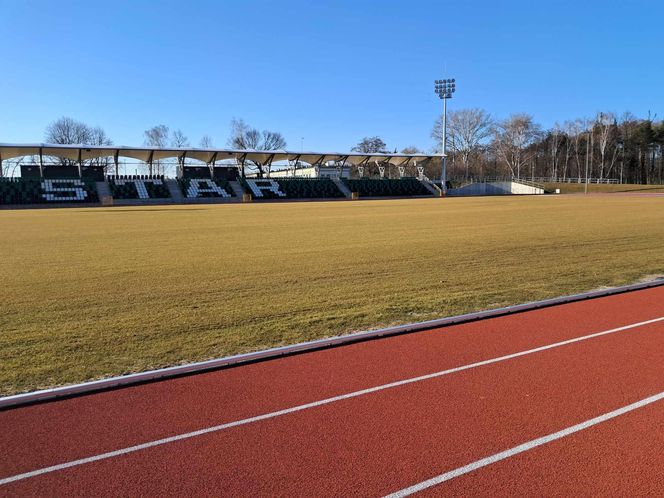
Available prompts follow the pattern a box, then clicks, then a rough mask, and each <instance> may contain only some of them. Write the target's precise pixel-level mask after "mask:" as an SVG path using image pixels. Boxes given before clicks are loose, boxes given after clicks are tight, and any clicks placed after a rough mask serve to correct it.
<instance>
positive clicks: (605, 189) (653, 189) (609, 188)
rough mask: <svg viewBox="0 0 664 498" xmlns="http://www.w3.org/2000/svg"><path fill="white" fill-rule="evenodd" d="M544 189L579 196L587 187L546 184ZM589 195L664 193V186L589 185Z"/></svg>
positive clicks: (578, 184) (568, 184)
mask: <svg viewBox="0 0 664 498" xmlns="http://www.w3.org/2000/svg"><path fill="white" fill-rule="evenodd" d="M544 188H545V189H546V191H547V192H553V191H554V190H555V189H557V188H559V189H560V193H561V194H579V193H581V192H584V189H585V185H584V184H583V183H545V184H544ZM588 192H589V193H614V194H616V193H625V192H631V193H635V194H638V193H648V194H653V193H662V192H664V185H641V184H629V183H628V184H621V185H614V184H611V185H598V184H593V183H589V184H588Z"/></svg>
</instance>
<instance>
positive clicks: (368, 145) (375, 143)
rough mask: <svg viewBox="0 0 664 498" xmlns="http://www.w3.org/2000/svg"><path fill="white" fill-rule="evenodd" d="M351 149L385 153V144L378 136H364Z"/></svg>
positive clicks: (361, 151) (366, 152) (369, 152)
mask: <svg viewBox="0 0 664 498" xmlns="http://www.w3.org/2000/svg"><path fill="white" fill-rule="evenodd" d="M351 151H353V152H360V153H362V154H386V153H387V145H386V144H385V142H384V141H383V139H382V138H380V137H364V138H363V139H362V140H361V141H360V142H359V143H358V144H357V145H356V146H355V147H353V148H352V149H351Z"/></svg>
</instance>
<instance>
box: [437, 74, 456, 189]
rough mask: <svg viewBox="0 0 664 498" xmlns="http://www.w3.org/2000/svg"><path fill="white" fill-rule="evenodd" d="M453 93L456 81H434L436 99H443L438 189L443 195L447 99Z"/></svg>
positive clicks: (444, 187) (445, 177) (445, 174)
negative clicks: (440, 165)
mask: <svg viewBox="0 0 664 498" xmlns="http://www.w3.org/2000/svg"><path fill="white" fill-rule="evenodd" d="M455 91H456V80H455V79H454V78H450V79H446V80H436V81H435V92H436V94H437V95H438V98H440V99H443V157H442V163H443V165H442V171H441V174H440V183H441V185H440V187H441V189H442V190H443V194H445V193H446V191H447V188H446V184H447V99H451V98H452V94H453V93H454V92H455Z"/></svg>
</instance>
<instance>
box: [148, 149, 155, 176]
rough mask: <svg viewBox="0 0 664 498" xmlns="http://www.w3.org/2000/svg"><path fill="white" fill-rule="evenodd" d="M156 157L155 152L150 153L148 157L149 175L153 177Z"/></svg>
mask: <svg viewBox="0 0 664 498" xmlns="http://www.w3.org/2000/svg"><path fill="white" fill-rule="evenodd" d="M153 157H154V151H153V150H152V151H150V155H149V156H148V160H147V163H148V174H149V175H150V176H152V158H153Z"/></svg>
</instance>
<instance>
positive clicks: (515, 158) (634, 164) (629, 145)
mask: <svg viewBox="0 0 664 498" xmlns="http://www.w3.org/2000/svg"><path fill="white" fill-rule="evenodd" d="M431 137H432V138H433V139H434V140H435V143H436V146H434V148H433V149H432V150H431V152H434V153H440V152H441V149H442V116H441V117H439V118H438V119H437V120H436V122H435V123H434V126H433V129H432V131H431ZM45 141H46V142H48V143H55V144H83V145H108V146H111V145H113V140H112V139H111V138H110V137H109V136H108V135H107V134H106V132H105V131H104V129H103V128H101V127H99V126H89V125H87V124H85V123H83V122H80V121H77V120H75V119H73V118H70V117H62V118H60V119H58V120H56V121H54V122H53V123H51V124H49V125H48V127H47V128H46V132H45ZM446 142H447V154H448V179H449V180H452V181H459V182H463V181H468V180H470V179H484V178H496V177H516V178H525V179H530V178H532V179H537V181H545V180H548V181H576V182H580V183H581V182H583V181H585V180H586V178H589V179H592V180H593V181H597V180H599V181H606V180H607V179H612V180H618V181H620V182H621V183H658V184H661V183H663V182H664V171H663V169H664V159H663V157H662V150H663V148H664V121H661V120H657V119H656V116H651V115H648V117H647V118H637V117H636V116H634V115H633V114H631V113H624V114H622V115H620V116H617V115H616V114H614V113H612V112H598V113H597V114H596V115H595V116H594V117H593V118H579V119H574V120H571V121H566V122H564V123H563V124H562V125H561V124H558V123H556V125H555V126H554V127H553V128H551V129H548V130H543V129H542V127H541V126H540V125H539V124H538V123H536V122H535V120H534V119H533V117H532V116H531V115H529V114H513V115H511V116H509V117H508V118H506V119H502V120H496V119H494V118H493V117H492V116H491V115H490V114H489V113H488V112H487V111H486V110H484V109H477V108H472V109H460V110H455V111H452V112H450V113H449V114H448V117H447V136H446ZM143 143H144V145H145V146H146V147H160V148H167V147H174V148H187V147H191V142H190V140H189V138H188V137H187V136H186V135H185V134H184V133H183V132H182V130H180V129H170V128H169V127H168V126H166V125H163V124H160V125H156V126H153V127H151V128H149V129H147V130H145V131H144V133H143ZM226 145H227V146H228V147H229V148H231V149H257V150H278V149H285V148H286V145H287V144H286V140H285V138H284V137H283V135H282V134H281V133H279V132H276V131H271V130H263V131H259V130H258V129H257V128H254V127H252V126H250V125H248V124H247V123H246V122H245V121H244V120H242V119H233V120H231V123H230V135H229V138H228V140H227V142H226ZM198 146H199V147H201V148H214V146H215V144H214V141H213V139H212V138H211V137H210V136H209V135H204V136H203V137H201V139H200V140H199V142H198ZM352 151H354V152H361V153H369V154H374V153H376V154H388V153H403V154H418V153H423V151H422V150H420V149H418V148H417V147H415V146H409V147H405V148H403V149H401V150H400V151H399V150H397V149H396V148H395V149H389V148H388V146H387V144H386V143H385V141H384V140H383V139H382V138H381V137H379V136H372V137H365V138H363V139H362V140H360V141H359V142H358V143H357V145H355V146H354V147H353V148H352ZM26 159H27V160H29V161H34V158H24V159H17V160H14V161H5V165H4V166H5V168H4V171H0V176H2V175H3V174H4V175H7V176H13V175H14V174H15V173H16V171H17V169H18V167H19V165H20V164H21V162H22V161H25V160H26ZM49 161H50V163H51V164H61V165H73V164H75V163H76V162H77V161H74V160H71V159H66V158H49ZM185 161H186V159H182V160H180V161H173V160H156V161H153V162H152V163H151V164H146V165H145V166H144V167H145V168H146V169H147V173H148V174H151V175H152V174H155V175H160V174H169V173H171V172H173V170H174V169H175V168H178V167H182V166H183V165H184V162H185ZM85 164H87V165H101V166H103V167H104V168H105V169H106V170H107V172H108V173H111V172H114V173H116V174H117V173H118V171H114V170H113V168H114V166H115V165H114V163H113V161H112V159H111V158H108V157H106V158H96V159H90V160H86V161H85ZM382 166H386V168H385V169H386V173H387V176H388V177H393V176H396V175H397V174H398V173H397V172H395V171H392V170H393V169H394V168H392V166H391V165H382ZM241 168H242V170H243V173H245V174H246V173H256V174H257V175H258V176H260V177H263V176H265V175H269V172H270V168H271V165H270V164H269V163H260V162H252V161H246V162H245V163H244V164H242V165H241ZM372 168H373V169H372ZM374 169H375V170H376V171H374ZM366 170H367V171H366V173H365V174H367V175H369V176H375V175H377V174H378V173H377V170H378V165H373V164H369V165H367V168H366ZM408 173H409V174H414V173H415V172H414V171H409V172H408ZM425 174H426V175H427V176H429V177H430V178H436V177H438V178H439V177H440V165H439V164H434V163H430V164H427V165H425Z"/></svg>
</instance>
